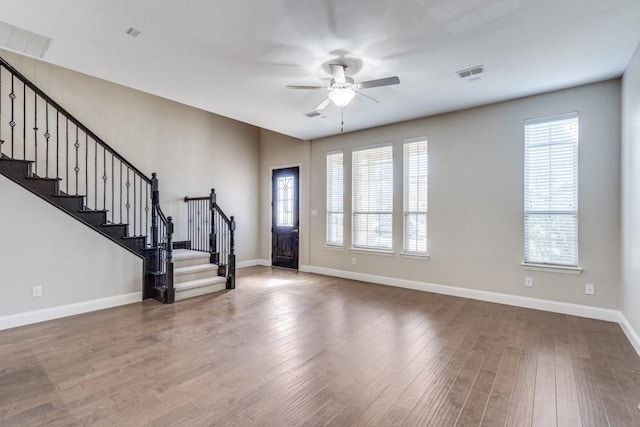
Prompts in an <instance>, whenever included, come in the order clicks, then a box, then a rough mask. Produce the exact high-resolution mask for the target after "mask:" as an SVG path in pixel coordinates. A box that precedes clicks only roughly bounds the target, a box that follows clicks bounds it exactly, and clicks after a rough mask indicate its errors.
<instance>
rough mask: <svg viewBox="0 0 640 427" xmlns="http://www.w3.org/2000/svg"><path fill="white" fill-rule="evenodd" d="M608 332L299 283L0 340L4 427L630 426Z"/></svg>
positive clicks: (265, 275) (624, 373)
mask: <svg viewBox="0 0 640 427" xmlns="http://www.w3.org/2000/svg"><path fill="white" fill-rule="evenodd" d="M639 401H640V357H638V355H637V354H636V353H635V352H634V350H633V348H632V347H631V345H630V343H629V342H628V341H627V339H626V338H625V336H624V334H623V332H622V331H621V329H620V327H619V326H618V325H617V324H614V323H607V322H602V321H596V320H589V319H582V318H578V317H572V316H566V315H560V314H553V313H545V312H540V311H535V310H528V309H522V308H515V307H509V306H505V305H499V304H492V303H486V302H479V301H473V300H467V299H463V298H456V297H450V296H444V295H436V294H429V293H423V292H418V291H411V290H406V289H399V288H393V287H386V286H379V285H372V284H367V283H362V282H355V281H349V280H342V279H336V278H331V277H325V276H318V275H311V274H303V273H297V272H291V271H286V270H276V269H273V270H272V269H270V268H266V267H253V268H249V269H243V270H241V271H240V277H239V279H238V288H237V289H236V290H235V291H231V292H222V293H218V294H215V295H208V296H203V297H197V298H193V299H190V300H185V301H180V302H178V303H176V304H174V305H169V306H163V305H160V304H158V303H156V302H154V301H144V302H142V303H138V304H132V305H129V306H124V307H119V308H115V309H110V310H104V311H100V312H94V313H89V314H85V315H81V316H75V317H72V318H66V319H60V320H56V321H51V322H46V323H41V324H37V325H31V326H26V327H22V328H16V329H12V330H7V331H0V425H2V426H13V425H20V426H22V425H25V426H31V425H108V426H112V425H118V426H139V425H154V426H156V425H157V426H163V425H166V426H169V425H171V426H174V425H176V426H199V425H237V426H253V425H260V426H289V425H295V426H297V425H303V426H321V425H333V426H347V425H362V426H374V425H385V426H400V425H407V426H428V425H432V426H453V425H460V426H463V425H464V426H477V425H487V426H503V425H506V426H520V425H522V426H530V425H540V426H555V425H558V426H580V425H584V426H597V427H602V426H607V425H610V426H633V425H635V426H640V410H638V409H637V405H638V402H639Z"/></svg>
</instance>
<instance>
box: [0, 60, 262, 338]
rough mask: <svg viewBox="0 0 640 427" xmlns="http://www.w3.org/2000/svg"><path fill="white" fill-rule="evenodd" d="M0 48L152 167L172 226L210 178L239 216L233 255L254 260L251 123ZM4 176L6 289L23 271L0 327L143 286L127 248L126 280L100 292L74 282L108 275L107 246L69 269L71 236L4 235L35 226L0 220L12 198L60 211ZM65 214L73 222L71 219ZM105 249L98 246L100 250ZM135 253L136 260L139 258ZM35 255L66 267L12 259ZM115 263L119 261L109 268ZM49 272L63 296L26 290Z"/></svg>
mask: <svg viewBox="0 0 640 427" xmlns="http://www.w3.org/2000/svg"><path fill="white" fill-rule="evenodd" d="M0 56H2V57H3V58H5V59H6V60H7V61H8V62H10V63H11V64H12V65H13V66H14V67H15V68H17V69H18V70H20V72H21V73H22V74H24V75H25V76H26V77H27V78H29V79H30V80H32V81H33V82H34V83H36V84H37V85H38V86H39V87H40V88H41V89H42V90H44V91H45V92H46V93H47V94H49V95H50V96H51V97H52V98H53V99H54V100H56V101H57V102H58V103H59V104H61V105H62V106H64V107H65V109H67V111H69V112H71V113H72V114H74V115H75V116H76V118H78V119H79V120H80V121H82V122H83V123H84V124H86V125H87V126H88V127H89V128H90V129H92V130H93V131H94V132H95V133H96V134H98V135H100V137H102V138H103V139H104V140H105V141H107V142H108V143H109V144H110V145H111V146H112V147H113V148H114V149H115V150H117V151H118V152H119V153H120V154H122V155H123V156H124V157H126V158H127V159H129V160H130V161H131V162H132V163H133V164H135V165H136V166H137V167H138V168H139V169H140V170H141V171H142V172H144V173H145V174H148V175H150V174H151V172H152V171H156V172H158V176H159V177H160V180H161V202H162V206H163V210H164V211H165V213H166V214H167V215H172V216H173V217H174V219H175V223H176V224H177V225H179V224H181V223H182V221H183V220H184V219H185V218H184V216H183V215H184V213H183V212H184V201H183V198H184V195H185V194H207V193H208V192H209V190H210V188H211V187H213V186H216V187H217V188H218V190H217V191H218V200H219V201H220V203H223V204H224V206H225V209H228V211H229V212H233V213H234V214H236V218H237V222H238V224H239V225H238V232H237V234H236V247H237V249H238V252H237V254H238V260H239V261H244V262H245V263H247V262H249V263H250V262H251V260H254V259H257V258H258V256H257V239H256V238H255V236H256V235H257V225H258V215H257V212H258V172H257V171H258V166H259V161H258V159H259V130H258V129H257V128H255V127H253V126H251V125H247V124H244V123H240V122H237V121H234V120H230V119H227V118H224V117H221V116H217V115H214V114H211V113H207V112H204V111H201V110H197V109H194V108H191V107H187V106H185V105H182V104H179V103H176V102H173V101H169V100H166V99H162V98H158V97H156V96H153V95H149V94H145V93H142V92H139V91H135V90H132V89H129V88H126V87H123V86H119V85H117V84H113V83H110V82H106V81H103V80H100V79H97V78H93V77H89V76H86V75H83V74H79V73H76V72H73V71H69V70H66V69H63V68H60V67H56V66H54V65H50V64H47V63H44V62H41V61H36V60H33V59H31V58H27V57H23V56H20V55H16V54H12V53H10V52H6V51H2V50H0ZM2 179H3V182H2V184H0V185H2V187H0V196H1V197H2V199H1V201H0V212H3V214H2V216H1V218H2V220H1V221H0V222H2V225H0V236H1V243H2V244H1V245H0V246H1V247H2V249H1V250H2V251H11V254H12V256H13V257H5V256H4V255H5V252H0V255H2V256H0V271H2V275H0V281H1V282H2V283H1V284H2V286H3V288H4V286H5V283H6V281H8V280H9V278H20V277H22V279H21V280H20V286H21V288H22V289H21V290H16V291H15V292H16V295H14V294H11V296H10V297H9V298H4V299H3V301H2V303H0V327H1V325H2V321H3V318H4V317H6V316H7V315H9V314H11V315H15V314H19V313H25V312H32V311H34V310H41V309H52V308H56V307H60V306H63V305H66V304H76V303H78V302H88V301H93V300H95V299H101V298H103V297H104V295H111V296H113V295H126V294H129V293H130V292H140V291H141V288H140V284H141V283H142V280H141V279H139V278H135V277H136V276H140V275H141V270H142V269H141V267H138V266H135V265H136V263H139V262H141V261H140V260H137V261H135V260H134V261H127V260H128V259H129V254H126V255H124V257H123V258H122V259H121V260H119V261H117V262H116V264H119V267H121V268H122V269H127V270H134V271H131V274H132V276H131V278H123V277H122V276H116V280H117V281H119V283H117V284H116V283H111V282H112V281H111V280H106V279H105V280H104V281H103V282H102V283H101V284H100V285H99V286H100V288H103V287H109V288H110V289H111V291H110V292H107V293H106V294H101V293H91V292H89V291H88V292H87V293H78V292H77V291H76V290H77V289H79V288H82V289H84V290H86V289H85V288H84V286H88V285H87V284H86V283H87V281H90V280H92V279H91V277H95V276H100V275H102V276H105V274H104V273H105V271H104V270H102V268H103V266H104V265H106V263H105V260H104V259H102V258H105V259H112V258H114V257H115V258H118V255H113V254H108V255H107V254H106V253H105V254H104V255H102V256H100V257H99V262H98V261H97V262H96V263H92V262H88V263H87V262H85V263H83V264H82V265H79V266H78V269H79V271H82V274H77V275H76V274H75V273H74V274H67V273H66V271H67V267H69V268H70V266H69V265H68V264H65V263H66V262H67V260H68V258H70V257H69V256H68V255H67V254H66V253H65V251H66V250H67V249H65V245H66V244H67V243H68V244H69V245H70V246H73V245H72V244H71V243H70V241H69V240H68V241H66V242H65V245H61V243H60V242H57V241H55V240H56V239H53V238H51V236H50V237H49V238H45V234H46V233H44V232H42V230H39V231H41V232H42V233H43V234H42V236H43V237H42V238H41V239H38V238H35V239H34V238H33V236H31V237H29V239H27V238H26V237H23V236H21V235H20V234H21V233H13V234H11V233H7V230H8V229H10V230H20V229H28V228H33V224H32V222H31V221H30V220H28V219H27V218H25V217H23V216H20V215H19V214H18V215H15V214H14V216H13V218H14V219H12V220H11V223H8V222H7V221H5V220H4V217H5V214H4V211H5V210H6V209H7V205H8V204H11V206H12V208H15V211H16V212H20V210H21V209H22V208H23V207H25V206H31V205H29V203H35V202H38V203H40V204H41V205H42V206H46V208H47V209H48V210H54V211H56V210H57V209H56V208H54V207H52V206H48V205H47V204H46V203H45V202H42V201H40V200H35V201H34V200H31V199H30V198H33V199H37V198H36V197H35V196H33V195H30V194H29V195H28V196H27V195H26V194H25V195H23V196H22V197H20V198H16V197H15V194H14V191H9V190H8V189H9V188H14V190H15V191H19V192H24V190H23V189H21V188H19V187H17V186H16V185H15V184H13V183H12V182H10V181H8V180H7V179H6V178H4V177H3V178H2ZM216 183H224V185H216ZM12 194H14V195H12ZM238 194H242V195H243V197H237V196H236V195H238ZM23 199H24V200H23ZM26 200H31V201H30V202H27V201H26ZM43 209H44V208H43ZM56 214H57V215H62V216H65V214H64V213H62V212H56ZM68 220H69V221H73V219H72V218H69V219H68ZM63 221H66V219H65V220H63ZM72 225H73V224H72ZM43 227H44V228H50V227H53V228H56V229H60V227H61V225H56V224H55V223H53V222H49V223H46V224H45V225H44V226H43ZM79 228H85V229H86V230H83V231H82V232H81V233H85V232H86V233H89V234H90V233H93V234H96V236H94V238H97V239H100V238H101V236H100V235H98V234H97V233H95V232H94V231H92V230H91V229H88V228H87V227H84V226H82V225H81V224H80V225H79ZM37 231H38V230H34V233H35V235H38V233H37ZM182 232H183V230H182V229H181V228H180V227H179V226H176V234H175V240H181V239H182V238H183V236H182V235H181V233H182ZM105 240H106V239H105ZM105 244H106V245H107V247H109V245H112V243H111V242H106V243H105ZM106 251H107V252H108V251H109V250H108V249H107V250H106ZM102 252H103V253H104V250H103V251H102ZM124 252H126V251H124ZM131 256H132V257H133V258H132V259H135V258H136V257H135V256H133V255H131ZM31 257H34V258H35V259H34V261H33V263H34V264H33V265H37V263H38V261H37V260H38V259H39V261H40V262H41V261H42V259H45V260H46V262H45V265H51V264H54V265H58V266H62V265H66V266H67V267H65V268H64V269H62V268H60V269H59V270H53V271H52V270H49V271H47V270H46V269H45V268H42V269H41V268H33V269H32V270H31V271H30V274H28V275H22V274H21V269H22V268H23V267H22V266H20V265H14V264H15V262H14V261H15V259H21V260H22V259H30V258H31ZM75 257H76V256H72V257H71V258H75ZM12 260H13V261H12ZM127 263H129V265H127ZM132 265H133V266H132ZM119 267H118V266H115V268H119ZM117 274H119V273H117ZM52 275H55V276H56V277H55V278H54V280H53V281H54V282H56V283H59V284H60V285H57V286H60V287H61V288H62V289H61V290H62V292H58V293H56V295H68V298H61V299H55V300H54V299H52V298H51V295H52V294H51V293H50V292H47V288H48V287H47V286H46V285H45V288H44V291H43V297H41V298H31V296H30V292H31V287H32V286H39V285H43V283H45V282H46V281H47V280H49V281H50V282H51V281H52V280H50V279H51V278H52ZM5 278H6V279H5ZM134 278H135V279H134ZM120 282H127V283H128V282H134V283H136V284H137V285H134V287H133V288H130V287H127V286H128V285H123V284H122V283H120ZM136 286H137V287H136ZM67 291H68V292H67ZM25 294H26V296H27V298H26V299H25V298H24V295H25ZM80 295H82V296H80ZM18 302H20V303H18Z"/></svg>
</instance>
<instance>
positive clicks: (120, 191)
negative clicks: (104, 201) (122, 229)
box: [118, 160, 122, 224]
mask: <svg viewBox="0 0 640 427" xmlns="http://www.w3.org/2000/svg"><path fill="white" fill-rule="evenodd" d="M118 161H119V162H120V190H119V193H120V217H119V218H118V219H119V220H120V224H122V160H118Z"/></svg>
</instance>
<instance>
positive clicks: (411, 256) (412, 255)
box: [400, 251, 431, 261]
mask: <svg viewBox="0 0 640 427" xmlns="http://www.w3.org/2000/svg"><path fill="white" fill-rule="evenodd" d="M400 256H401V257H402V258H407V259H419V260H422V261H429V259H430V258H431V255H429V254H420V253H416V252H404V251H403V252H402V253H400Z"/></svg>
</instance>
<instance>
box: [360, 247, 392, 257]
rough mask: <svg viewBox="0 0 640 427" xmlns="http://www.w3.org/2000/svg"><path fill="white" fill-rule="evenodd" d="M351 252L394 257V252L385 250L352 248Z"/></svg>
mask: <svg viewBox="0 0 640 427" xmlns="http://www.w3.org/2000/svg"><path fill="white" fill-rule="evenodd" d="M349 252H351V253H354V254H371V255H382V256H393V255H394V252H393V251H389V250H385V249H364V248H350V249H349Z"/></svg>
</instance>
